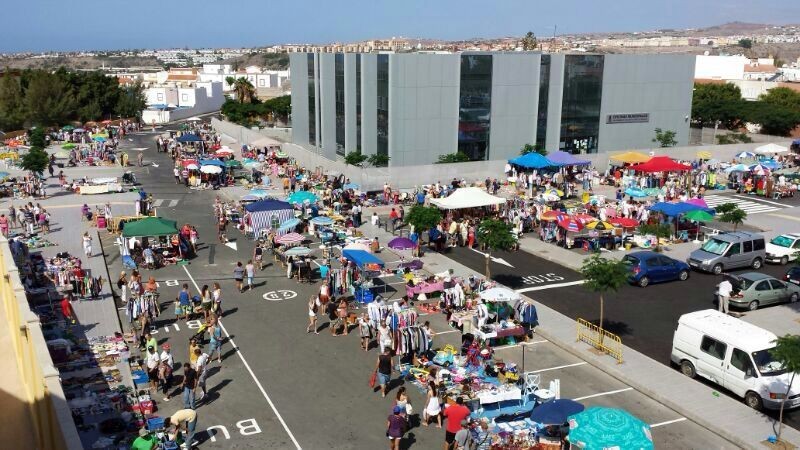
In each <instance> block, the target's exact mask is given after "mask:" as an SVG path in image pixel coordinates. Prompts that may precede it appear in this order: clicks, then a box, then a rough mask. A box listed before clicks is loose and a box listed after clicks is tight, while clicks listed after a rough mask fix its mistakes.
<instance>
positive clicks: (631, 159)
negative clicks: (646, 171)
mask: <svg viewBox="0 0 800 450" xmlns="http://www.w3.org/2000/svg"><path fill="white" fill-rule="evenodd" d="M650 158H651V157H650V156H647V155H645V154H644V153H639V152H625V153H619V154H616V155H611V156H610V157H609V158H608V159H611V160H614V161H617V162H621V163H626V164H635V163H643V162H647V161H650Z"/></svg>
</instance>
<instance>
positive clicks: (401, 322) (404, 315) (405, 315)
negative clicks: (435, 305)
mask: <svg viewBox="0 0 800 450" xmlns="http://www.w3.org/2000/svg"><path fill="white" fill-rule="evenodd" d="M418 316H419V314H418V313H417V311H416V310H415V309H404V310H401V311H395V310H393V311H391V312H390V313H389V314H388V315H387V316H386V325H388V326H389V329H391V330H392V331H396V330H399V329H402V328H406V327H411V326H414V325H416V324H417V317H418Z"/></svg>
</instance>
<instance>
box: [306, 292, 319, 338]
mask: <svg viewBox="0 0 800 450" xmlns="http://www.w3.org/2000/svg"><path fill="white" fill-rule="evenodd" d="M317 311H319V298H318V297H316V296H313V295H312V296H311V298H310V299H309V300H308V326H307V327H306V333H311V330H312V329H313V330H314V334H319V331H317Z"/></svg>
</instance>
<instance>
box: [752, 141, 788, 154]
mask: <svg viewBox="0 0 800 450" xmlns="http://www.w3.org/2000/svg"><path fill="white" fill-rule="evenodd" d="M788 151H789V149H788V148H786V147H784V146H782V145H778V144H773V143H769V144H766V145H762V146H761V147H756V149H755V150H754V152H756V153H758V154H761V155H777V154H778V153H786V152H788Z"/></svg>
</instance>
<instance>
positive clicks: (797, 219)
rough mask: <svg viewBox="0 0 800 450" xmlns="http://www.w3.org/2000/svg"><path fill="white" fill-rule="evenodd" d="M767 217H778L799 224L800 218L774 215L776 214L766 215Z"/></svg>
mask: <svg viewBox="0 0 800 450" xmlns="http://www.w3.org/2000/svg"><path fill="white" fill-rule="evenodd" d="M768 215H769V216H773V217H780V218H782V219H789V220H794V221H795V222H800V217H794V216H787V215H786V214H776V213H772V214H768Z"/></svg>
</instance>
